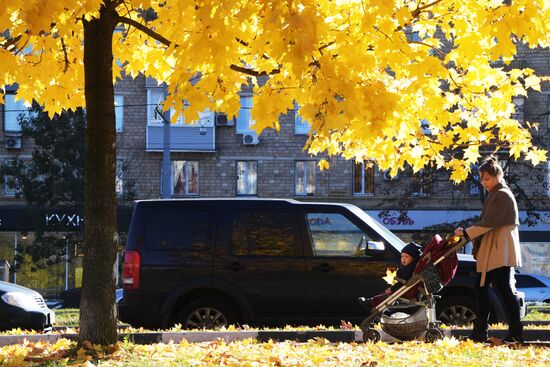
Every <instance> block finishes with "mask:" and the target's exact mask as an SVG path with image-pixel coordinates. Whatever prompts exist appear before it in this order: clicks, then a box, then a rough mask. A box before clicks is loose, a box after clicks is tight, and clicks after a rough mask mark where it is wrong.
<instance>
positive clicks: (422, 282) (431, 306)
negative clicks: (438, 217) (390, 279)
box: [360, 235, 467, 341]
mask: <svg viewBox="0 0 550 367" xmlns="http://www.w3.org/2000/svg"><path fill="white" fill-rule="evenodd" d="M466 243H467V241H466V240H465V239H464V238H447V239H446V240H443V239H442V238H441V236H439V235H435V236H434V237H433V238H432V240H431V241H430V243H428V244H427V245H426V246H425V247H424V249H423V251H422V255H421V257H420V259H419V260H418V263H417V264H416V267H415V269H414V273H413V276H412V278H411V279H409V280H408V281H407V282H406V284H404V285H399V286H398V287H397V288H398V289H396V290H395V291H392V293H390V294H383V295H380V296H377V297H379V299H378V300H375V299H373V300H372V301H373V302H372V307H373V308H372V312H370V315H369V316H368V317H367V318H365V320H363V322H362V323H361V325H360V327H361V330H362V331H363V340H365V341H367V340H374V341H376V340H379V339H380V336H381V335H380V332H379V331H378V330H376V329H374V328H373V324H374V323H376V322H377V321H378V320H380V323H381V326H382V329H383V330H384V331H386V332H387V333H388V334H390V335H392V336H394V337H397V338H398V339H412V338H416V337H418V336H420V335H421V334H422V333H423V332H424V331H426V335H425V339H426V340H427V341H433V340H436V339H439V338H441V337H443V334H442V332H441V330H439V328H438V325H439V323H438V321H437V320H436V315H435V298H436V297H437V296H436V295H435V294H434V293H437V292H439V291H440V290H441V289H442V288H443V287H444V286H446V285H447V284H449V283H450V281H451V280H452V279H453V278H454V276H455V274H456V270H457V267H458V257H457V255H456V252H457V251H458V250H459V249H460V248H462V247H463V246H464V245H465V244H466ZM382 296H383V297H382ZM375 303H376V304H375ZM412 306H414V307H412ZM411 309H412V310H413V311H411ZM402 310H406V311H409V312H405V313H404V315H405V317H402V318H400V319H395V318H391V316H392V315H391V314H392V313H394V312H396V311H402ZM386 311H389V312H388V313H387V314H386ZM394 315H395V314H394Z"/></svg>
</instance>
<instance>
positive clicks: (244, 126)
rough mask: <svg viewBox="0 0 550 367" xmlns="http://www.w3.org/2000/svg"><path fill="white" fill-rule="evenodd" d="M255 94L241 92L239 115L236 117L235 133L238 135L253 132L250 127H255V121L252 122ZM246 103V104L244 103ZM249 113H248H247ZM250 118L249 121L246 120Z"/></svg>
mask: <svg viewBox="0 0 550 367" xmlns="http://www.w3.org/2000/svg"><path fill="white" fill-rule="evenodd" d="M252 97H253V93H251V92H241V93H239V104H240V108H239V113H238V115H237V117H236V122H235V132H236V133H237V134H246V133H249V132H251V131H252V130H251V129H250V127H251V126H252V125H254V123H255V121H253V120H252V107H253V106H254V101H253V99H252ZM245 101H246V103H244V102H245ZM245 111H247V113H245ZM246 116H248V119H247V120H246V121H245V120H244V119H245V118H246Z"/></svg>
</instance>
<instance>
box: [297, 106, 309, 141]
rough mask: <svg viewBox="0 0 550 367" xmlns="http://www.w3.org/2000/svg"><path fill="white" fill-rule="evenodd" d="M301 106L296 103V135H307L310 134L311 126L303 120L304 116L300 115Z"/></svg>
mask: <svg viewBox="0 0 550 367" xmlns="http://www.w3.org/2000/svg"><path fill="white" fill-rule="evenodd" d="M299 110H300V106H299V105H298V103H297V102H296V101H294V134H296V135H306V134H309V131H310V130H311V125H310V124H309V122H308V121H307V120H303V119H302V116H300V115H299V114H298V111H299Z"/></svg>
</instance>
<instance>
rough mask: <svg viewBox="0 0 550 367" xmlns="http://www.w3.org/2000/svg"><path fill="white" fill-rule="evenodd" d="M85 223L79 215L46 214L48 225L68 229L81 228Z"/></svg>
mask: <svg viewBox="0 0 550 367" xmlns="http://www.w3.org/2000/svg"><path fill="white" fill-rule="evenodd" d="M83 222H84V218H82V217H81V216H80V215H78V214H57V213H53V214H46V225H47V226H49V225H64V226H67V227H71V226H72V227H79V226H80V225H81V224H82V223H83Z"/></svg>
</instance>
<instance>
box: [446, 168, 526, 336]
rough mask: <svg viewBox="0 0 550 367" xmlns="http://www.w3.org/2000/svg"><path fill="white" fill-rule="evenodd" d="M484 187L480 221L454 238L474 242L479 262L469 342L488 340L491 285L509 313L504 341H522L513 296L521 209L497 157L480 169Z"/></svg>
mask: <svg viewBox="0 0 550 367" xmlns="http://www.w3.org/2000/svg"><path fill="white" fill-rule="evenodd" d="M479 172H480V176H481V184H482V185H483V187H484V188H485V190H487V191H488V192H489V194H488V195H487V197H486V199H485V202H484V203H483V208H482V209H481V216H480V221H479V222H478V223H476V224H474V225H472V226H470V227H468V228H466V229H463V228H457V229H456V230H455V232H454V233H455V235H457V236H464V237H466V239H470V240H472V242H473V255H474V258H475V259H476V271H477V281H476V285H475V290H476V304H477V311H478V313H477V318H476V320H475V321H474V329H473V331H472V334H470V336H469V337H468V338H469V339H471V340H473V341H476V342H485V341H486V340H487V329H488V317H489V311H490V307H491V306H490V302H489V285H490V284H493V287H494V289H495V290H496V291H497V292H498V293H500V296H501V297H502V299H503V300H504V305H505V307H506V311H507V313H508V318H509V328H508V336H506V337H505V338H504V340H503V341H504V342H510V343H514V342H523V327H522V325H521V321H520V307H519V304H518V301H517V299H516V297H515V296H514V294H513V289H512V284H511V282H512V281H513V279H514V269H513V267H517V266H521V252H520V248H519V232H518V225H519V220H518V207H517V203H516V200H515V198H514V195H513V194H512V192H511V191H510V189H509V188H508V186H506V183H505V182H504V179H503V170H502V167H501V166H500V164H499V163H498V161H497V160H496V158H495V157H489V158H487V159H486V160H485V161H484V162H483V164H482V165H481V166H480V167H479Z"/></svg>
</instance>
